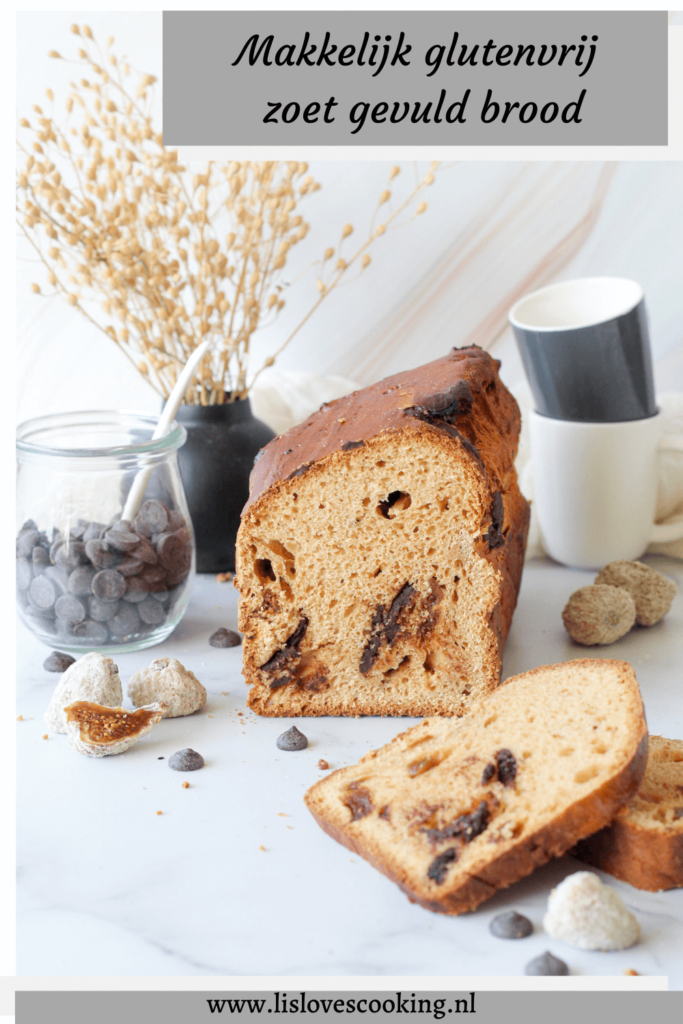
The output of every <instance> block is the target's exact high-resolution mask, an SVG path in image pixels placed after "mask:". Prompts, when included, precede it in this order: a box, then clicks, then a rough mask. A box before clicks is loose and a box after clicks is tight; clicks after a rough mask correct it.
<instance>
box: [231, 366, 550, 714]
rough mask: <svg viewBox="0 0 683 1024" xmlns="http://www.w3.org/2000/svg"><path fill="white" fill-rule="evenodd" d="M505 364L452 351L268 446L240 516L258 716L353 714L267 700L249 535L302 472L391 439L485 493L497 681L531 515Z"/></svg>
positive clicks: (329, 409)
mask: <svg viewBox="0 0 683 1024" xmlns="http://www.w3.org/2000/svg"><path fill="white" fill-rule="evenodd" d="M499 365H500V364H499V363H498V362H497V361H496V360H494V359H492V358H491V356H490V355H488V353H486V352H484V351H483V350H482V349H480V348H478V347H476V346H473V347H470V348H466V349H460V350H457V349H456V350H453V352H451V353H450V354H449V355H448V356H446V357H444V358H443V359H439V360H436V361H435V362H433V363H429V364H427V365H425V366H422V367H418V368H417V369H414V370H409V371H406V372H405V373H402V374H397V375H395V376H394V377H390V378H387V379H386V380H384V381H380V382H379V383H378V384H375V385H373V386H371V387H369V388H366V389H364V390H363V391H359V392H355V393H354V394H353V395H349V396H346V397H344V398H341V399H338V400H337V401H336V402H332V403H330V404H328V405H324V406H323V407H322V408H321V409H320V410H319V412H317V413H315V414H314V415H313V416H311V417H309V419H308V420H306V421H305V422H304V423H302V424H300V425H298V426H296V427H294V428H292V430H290V431H288V432H287V433H286V434H283V435H282V436H281V437H278V438H275V439H274V440H273V441H272V442H270V444H268V445H267V446H266V447H265V448H264V449H263V450H262V455H261V457H260V458H258V461H257V462H256V464H255V466H254V469H253V472H252V476H251V481H250V486H251V493H250V496H249V500H248V502H247V504H246V506H245V508H244V510H243V513H242V525H241V527H240V531H239V535H238V543H237V578H236V586H237V587H238V589H240V590H241V599H240V619H239V623H240V629H241V630H242V632H243V633H244V634H245V642H244V668H243V672H244V677H245V682H246V683H247V685H249V686H251V687H252V689H251V692H250V694H249V698H248V703H249V706H250V707H252V708H253V709H254V710H255V711H257V712H258V713H259V714H261V715H266V716H282V715H288V714H289V715H291V714H305V715H310V716H316V715H328V714H343V713H348V712H344V711H343V710H341V709H340V708H338V707H336V706H335V705H334V702H333V695H332V692H330V694H329V695H328V696H326V697H311V699H307V700H306V701H305V702H303V701H301V700H299V701H298V705H297V707H294V706H292V707H291V708H287V707H286V706H285V707H283V702H282V701H274V700H272V699H271V693H270V692H269V684H268V680H267V679H265V678H264V673H263V671H262V669H263V666H264V663H265V662H266V661H267V660H268V658H269V657H271V655H272V651H264V650H263V645H262V644H260V643H258V642H252V637H251V635H250V634H251V633H252V630H253V621H254V620H253V618H252V616H253V615H254V614H257V615H258V616H260V617H263V616H262V615H261V613H260V611H259V610H258V609H255V608H254V607H253V600H252V601H251V602H250V603H248V601H247V595H248V593H249V589H250V585H249V582H248V580H247V578H246V577H247V568H246V567H247V566H249V565H250V550H249V543H250V539H251V537H252V536H255V535H257V534H258V524H259V522H260V520H261V517H263V516H266V515H267V513H268V508H269V505H270V503H271V502H272V501H273V500H279V499H280V498H283V497H285V496H287V495H289V494H290V492H295V491H296V488H297V484H298V483H299V480H300V478H301V477H302V476H304V475H305V476H306V478H307V480H308V478H310V477H313V478H314V477H315V476H316V475H317V474H323V473H330V472H332V473H336V472H337V471H341V469H342V467H344V466H346V465H347V464H348V462H349V460H352V459H354V458H360V457H361V452H360V451H359V449H363V452H364V453H368V452H371V451H373V449H375V448H376V447H377V448H378V447H380V446H382V445H384V444H386V443H387V442H388V441H390V440H391V439H393V438H395V439H397V441H400V442H401V443H406V444H411V443H413V444H417V443H419V444H421V445H423V446H424V445H425V442H426V441H428V447H429V448H430V449H431V450H432V451H434V450H440V451H442V452H443V453H445V455H446V457H447V458H448V459H449V460H450V459H457V460H458V461H459V462H460V463H461V464H464V465H465V466H466V467H467V474H468V477H469V478H470V479H472V481H473V486H474V487H476V490H477V491H478V493H479V494H480V495H481V505H482V509H484V512H483V518H482V522H481V536H480V538H479V540H477V541H476V542H475V548H474V551H475V554H476V555H478V556H479V557H481V558H482V559H484V560H485V561H486V562H488V563H489V565H490V566H491V567H492V568H493V570H494V574H495V576H494V579H493V580H492V588H491V593H490V594H489V593H488V592H485V591H484V590H482V600H483V601H488V602H490V603H489V604H488V607H489V609H490V610H489V612H488V615H489V619H488V626H489V629H490V637H491V639H490V647H491V650H490V654H487V657H486V666H487V667H486V675H487V682H486V689H487V690H489V691H490V690H491V689H493V688H495V686H497V685H498V683H499V681H500V671H501V656H502V649H503V645H504V643H505V640H506V638H507V635H508V632H509V630H510V625H511V622H512V616H513V612H514V608H515V604H516V601H517V595H518V592H519V586H520V582H521V575H522V569H523V563H524V552H525V547H526V538H527V532H528V527H529V511H530V510H529V505H528V503H527V501H526V500H525V498H524V497H523V495H522V494H521V492H520V490H519V487H518V484H517V478H516V473H515V469H514V458H515V454H516V449H517V442H518V438H519V431H520V423H521V421H520V414H519V409H518V407H517V403H516V402H515V400H514V398H513V397H512V395H511V394H510V393H509V392H508V391H507V389H506V388H505V386H504V385H503V384H502V382H501V380H500V378H499V376H498V372H497V371H498V367H499ZM449 401H450V403H451V407H452V408H454V410H455V411H454V412H453V413H452V414H451V413H449V414H448V415H447V416H446V419H443V420H442V419H439V418H438V417H437V416H436V414H435V413H434V410H435V409H436V410H437V411H438V410H439V409H440V407H441V406H444V403H448V402H449ZM440 415H441V412H439V416H440ZM300 614H301V616H305V615H306V609H305V608H302V609H301V611H300ZM292 628H293V627H292ZM488 677H490V679H489V678H488ZM466 710H467V706H466V705H465V704H463V705H462V706H460V705H459V704H458V706H456V705H455V704H454V703H453V702H452V701H451V703H450V704H445V703H444V698H443V697H441V696H439V695H433V696H432V697H425V696H424V695H421V696H420V697H419V699H417V700H415V701H414V702H411V701H410V700H409V699H403V700H402V703H401V706H400V708H399V707H397V708H396V710H393V711H387V709H386V708H382V709H380V708H379V707H378V706H376V705H374V704H372V703H371V702H360V701H359V702H358V704H357V706H356V707H355V708H354V711H353V713H355V714H387V713H392V714H400V715H412V716H416V715H429V714H448V715H450V714H462V713H463V712H464V711H466Z"/></svg>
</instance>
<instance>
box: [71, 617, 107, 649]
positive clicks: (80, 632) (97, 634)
mask: <svg viewBox="0 0 683 1024" xmlns="http://www.w3.org/2000/svg"><path fill="white" fill-rule="evenodd" d="M73 636H75V637H77V638H78V639H79V640H82V641H84V642H85V643H87V644H88V645H89V646H92V647H100V646H102V644H106V642H107V640H108V638H109V631H108V630H107V627H106V626H105V625H104V623H103V622H94V621H93V620H92V619H84V621H83V622H79V623H78V625H76V626H74V627H73Z"/></svg>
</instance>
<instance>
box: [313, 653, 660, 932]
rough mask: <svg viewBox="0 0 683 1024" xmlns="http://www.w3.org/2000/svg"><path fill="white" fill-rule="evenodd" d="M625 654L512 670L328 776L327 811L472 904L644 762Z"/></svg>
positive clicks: (358, 837) (415, 888)
mask: <svg viewBox="0 0 683 1024" xmlns="http://www.w3.org/2000/svg"><path fill="white" fill-rule="evenodd" d="M646 757H647V726H646V723H645V715H644V711H643V703H642V700H641V697H640V692H639V689H638V683H637V682H636V677H635V675H634V673H633V669H632V668H631V666H630V665H628V664H627V663H626V662H622V661H608V660H595V661H593V660H588V659H585V660H579V661H570V662H567V663H565V664H562V665H549V666H544V667H542V668H537V669H534V670H533V671H532V672H525V673H524V675H520V676H516V677H514V678H512V679H509V680H508V681H507V682H506V683H505V684H504V685H503V686H501V687H500V688H499V689H498V690H497V691H496V692H495V693H493V694H491V696H489V697H487V698H485V699H484V700H482V701H481V702H480V703H479V704H478V705H477V707H476V708H474V709H473V710H472V711H471V712H470V713H469V714H468V715H465V716H464V717H463V718H461V719H450V720H449V719H444V718H429V719H427V720H425V721H424V722H422V723H421V724H420V725H416V726H415V727H414V728H412V729H409V730H408V731H407V732H404V733H402V734H401V735H399V736H397V737H396V738H395V739H394V740H393V741H392V742H391V743H389V744H387V746H385V747H382V748H381V749H380V750H376V751H372V752H371V753H369V754H367V755H366V756H365V757H363V758H362V759H361V760H360V761H359V763H358V764H357V765H354V766H353V767H350V768H342V769H340V770H339V771H336V772H334V773H333V774H332V775H329V776H328V777H327V778H325V779H323V780H321V781H320V782H318V783H317V784H316V785H315V786H313V787H312V789H310V790H309V791H308V793H307V794H306V797H305V800H306V804H307V805H308V808H309V810H310V811H311V812H312V814H313V815H314V817H315V818H316V820H317V821H318V824H319V825H320V826H321V827H322V828H323V829H324V830H325V831H326V832H328V833H329V834H330V835H331V836H333V838H335V839H337V840H338V841H339V842H340V843H343V844H344V845H345V846H348V848H349V849H350V850H353V851H354V852H356V853H359V854H360V855H361V856H362V857H365V859H366V860H368V861H369V862H370V863H371V864H372V865H373V866H374V867H376V868H378V869H379V870H380V871H382V872H383V873H384V874H385V875H387V876H388V877H389V878H390V879H391V880H392V881H394V882H397V883H398V885H399V886H400V887H401V888H402V889H403V891H404V892H405V893H407V894H408V896H409V898H410V899H411V900H412V901H414V902H417V903H420V904H421V905H422V906H423V907H427V909H428V910H436V911H440V912H441V913H444V914H461V913H463V912H464V911H466V910H472V909H473V908H474V907H476V906H478V905H479V904H480V903H482V902H483V901H484V900H487V899H488V898H489V897H490V896H492V895H493V894H494V893H495V892H496V891H497V890H498V889H503V888H505V887H506V886H508V885H510V884H511V883H512V882H516V881H517V880H518V879H520V878H523V877H524V876H525V875H528V874H530V873H531V872H532V871H533V870H534V868H536V867H538V866H539V865H540V864H545V863H546V861H548V860H550V859H551V857H556V856H559V855H560V854H561V853H564V852H565V850H568V849H569V847H571V846H572V845H573V844H574V843H575V842H576V841H577V840H578V839H580V838H583V837H584V836H587V835H590V833H591V832H595V831H597V830H598V829H599V828H602V827H603V825H605V824H607V822H609V821H611V820H612V818H613V817H614V815H615V814H616V813H617V811H618V810H619V808H620V807H622V806H623V805H624V804H625V803H626V802H627V801H628V800H629V799H630V798H631V796H632V795H633V793H634V792H635V791H636V789H637V788H638V785H639V784H640V780H641V778H642V776H643V772H644V771H645V760H646Z"/></svg>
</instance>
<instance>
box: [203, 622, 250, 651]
mask: <svg viewBox="0 0 683 1024" xmlns="http://www.w3.org/2000/svg"><path fill="white" fill-rule="evenodd" d="M209 643H210V644H211V646H212V647H239V645H240V644H241V643H242V637H241V636H240V635H239V633H236V632H235V630H234V629H224V628H223V627H222V626H221V628H220V629H217V630H216V632H215V633H212V634H211V636H210V637H209Z"/></svg>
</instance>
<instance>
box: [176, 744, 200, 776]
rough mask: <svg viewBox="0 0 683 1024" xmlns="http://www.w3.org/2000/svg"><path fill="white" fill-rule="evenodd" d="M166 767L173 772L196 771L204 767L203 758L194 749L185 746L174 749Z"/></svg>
mask: <svg viewBox="0 0 683 1024" xmlns="http://www.w3.org/2000/svg"><path fill="white" fill-rule="evenodd" d="M168 767H169V768H172V769H173V771H174V772H196V771H197V770H198V769H199V768H203V767H204V758H203V757H202V755H201V754H198V753H197V751H196V750H192V748H191V747H186V748H185V750H176V752H175V754H171V756H170V757H169V759H168Z"/></svg>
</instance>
